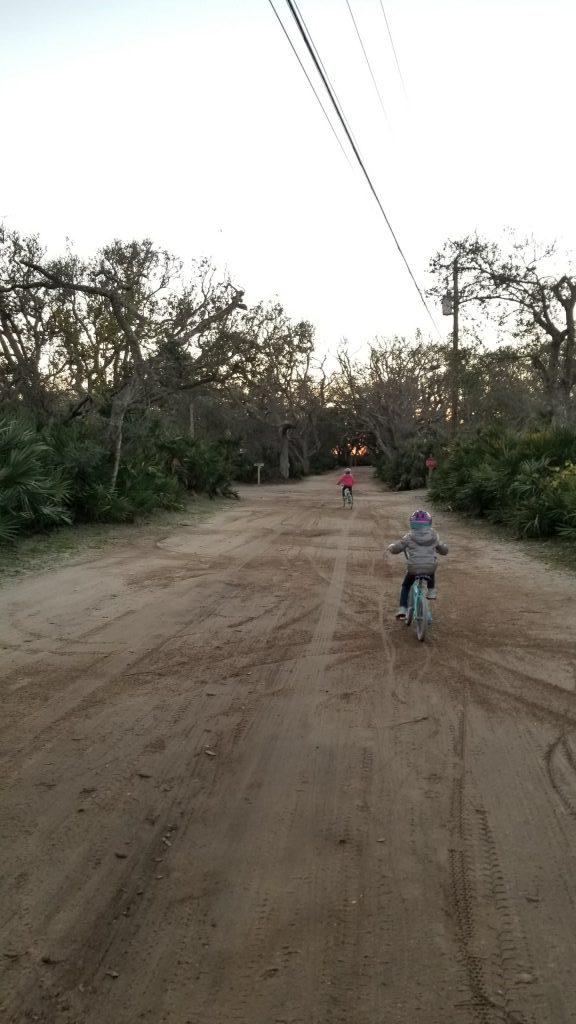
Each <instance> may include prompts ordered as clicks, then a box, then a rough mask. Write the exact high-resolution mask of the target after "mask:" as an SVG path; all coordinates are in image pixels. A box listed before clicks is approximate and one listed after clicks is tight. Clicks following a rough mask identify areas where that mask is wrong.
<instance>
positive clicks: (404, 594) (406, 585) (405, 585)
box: [400, 573, 414, 608]
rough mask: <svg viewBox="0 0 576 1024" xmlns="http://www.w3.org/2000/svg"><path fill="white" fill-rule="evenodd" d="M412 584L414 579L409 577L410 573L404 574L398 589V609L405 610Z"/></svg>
mask: <svg viewBox="0 0 576 1024" xmlns="http://www.w3.org/2000/svg"><path fill="white" fill-rule="evenodd" d="M413 583H414V577H413V576H411V575H410V573H406V575H405V577H404V579H403V580H402V587H401V589H400V607H401V608H407V607H408V596H409V594H410V589H411V587H412V584H413Z"/></svg>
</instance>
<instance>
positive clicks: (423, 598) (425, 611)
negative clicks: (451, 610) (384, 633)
mask: <svg viewBox="0 0 576 1024" xmlns="http://www.w3.org/2000/svg"><path fill="white" fill-rule="evenodd" d="M429 583H430V577H429V576H415V577H414V583H413V584H412V586H411V588H410V598H409V601H408V612H407V615H406V625H407V626H410V625H411V624H412V623H414V628H415V629H416V636H417V637H418V639H419V640H424V639H425V637H426V630H427V629H428V626H430V625H431V624H432V613H431V611H430V605H429V603H428V585H429Z"/></svg>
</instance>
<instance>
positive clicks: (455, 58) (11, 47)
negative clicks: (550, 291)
mask: <svg viewBox="0 0 576 1024" xmlns="http://www.w3.org/2000/svg"><path fill="white" fill-rule="evenodd" d="M275 4H276V6H277V9H278V10H279V12H280V14H281V15H282V17H283V19H284V22H285V24H286V26H287V28H288V29H289V31H290V33H291V35H292V38H293V39H294V41H295V42H297V45H298V47H299V49H301V47H300V43H299V42H298V37H297V34H296V31H295V26H294V24H293V22H292V20H291V16H290V14H289V12H288V8H287V5H286V3H285V0H275ZM350 4H351V7H352V9H353V11H354V14H355V15H356V18H357V21H358V24H359V27H360V31H361V33H362V35H363V38H364V41H365V44H366V47H367V50H368V54H369V57H370V60H371V63H372V67H373V69H374V72H375V74H376V77H377V80H378V84H379V87H380V91H381V93H382V96H383V98H384V102H385V104H386V108H387V112H388V117H389V121H390V126H388V125H387V123H386V121H385V119H384V117H383V114H382V110H381V108H380V105H379V102H378V98H377V95H376V92H375V90H374V86H373V84H372V81H371V79H370V76H369V72H368V69H367V67H366V64H365V62H364V58H363V55H362V51H361V49H360V45H359V43H358V39H357V36H356V33H355V30H354V26H353V24H352V21H351V18H350V14H349V11H348V8H347V5H346V0H299V6H300V9H301V11H302V13H303V14H304V17H305V18H306V19H307V22H308V26H309V28H310V30H311V32H312V34H313V37H314V41H315V43H316V45H317V47H318V50H319V52H320V55H321V57H322V59H323V61H324V64H325V65H326V68H327V70H328V72H329V74H330V75H331V77H332V80H333V83H334V85H335V87H336V90H337V92H338V94H339V98H340V100H341V102H342V106H343V108H344V111H345V114H346V116H347V117H348V120H349V122H350V124H351V127H352V129H353V131H354V134H355V136H356V138H357V141H358V143H359V146H360V149H361V151H362V154H363V156H364V158H365V162H366V164H367V167H368V170H369V172H370V174H371V176H372V178H373V181H374V183H375V185H376V188H377V190H378V192H379V195H380V197H381V200H382V202H383V205H384V208H385V210H386V212H387V214H388V216H389V218H390V220H391V222H392V225H393V227H394V229H395V231H396V233H397V235H398V237H399V239H400V242H401V245H402V247H403V248H404V251H405V252H406V255H407V257H408V259H409V262H410V264H411V266H412V269H413V271H414V273H415V276H416V278H417V280H418V281H419V283H421V285H422V286H423V287H424V286H425V285H426V284H427V280H426V275H425V272H426V266H427V263H428V259H429V257H430V256H431V255H432V254H433V253H434V252H435V251H436V250H437V249H438V248H439V247H440V246H441V245H442V243H443V241H444V240H445V239H446V238H448V237H458V236H460V235H463V234H466V233H469V232H472V231H474V230H476V229H477V230H478V231H479V232H480V233H482V234H485V235H488V236H493V237H497V236H498V235H499V233H500V231H501V229H502V228H503V227H505V226H513V227H515V228H517V229H518V230H519V231H520V232H521V233H526V234H528V233H534V234H535V235H536V236H538V237H541V238H542V239H543V240H549V239H552V238H558V239H559V240H560V242H561V244H562V245H564V246H565V247H566V248H570V249H572V248H574V241H575V239H576V205H575V204H574V202H573V178H574V170H573V164H574V141H573V139H574V130H573V125H572V108H573V99H574V92H575V87H574V46H575V41H576V3H575V2H574V0H384V7H385V10H386V13H387V16H388V20H389V23H390V26H391V29H392V33H393V36H394V40H395V44H396V50H397V53H398V57H399V61H400V65H401V68H402V72H403V76H404V80H405V83H406V87H407V94H408V98H406V96H405V95H404V92H403V90H402V86H401V83H400V80H399V77H398V73H397V69H396V64H395V61H394V57H393V53H392V50H391V48H390V44H389V40H388V36H387V32H386V25H385V21H384V17H383V15H382V9H381V5H380V0H350ZM317 88H318V91H320V90H321V85H320V84H318V86H317ZM0 99H1V104H2V112H3V118H2V128H3V132H2V135H3V145H2V158H1V160H0V217H1V218H3V219H4V221H5V223H6V224H7V225H8V226H9V227H17V228H19V229H20V230H23V231H25V232H29V231H37V232H39V233H40V235H41V236H42V238H43V239H44V240H45V241H46V242H47V243H48V244H49V246H50V247H51V248H52V249H57V248H58V247H61V246H63V244H64V239H65V238H66V237H67V236H69V237H70V238H71V239H72V240H73V241H74V243H75V245H76V247H77V248H78V249H79V250H80V251H81V252H82V253H84V254H87V253H89V252H90V251H92V250H93V249H94V248H95V247H96V246H97V245H99V244H102V243H105V242H106V241H108V240H110V239H112V238H114V237H120V238H125V239H128V238H133V237H144V236H150V237H151V238H153V239H154V240H155V241H156V242H157V243H158V244H160V245H162V246H165V247H167V248H169V249H171V250H172V251H174V252H175V253H177V254H178V255H180V256H182V257H183V258H191V257H196V258H199V257H202V256H204V255H208V256H210V257H212V258H213V259H214V261H215V262H216V263H217V264H218V265H219V266H222V267H223V266H226V267H227V268H228V269H229V270H230V272H231V274H232V276H233V279H234V281H235V283H237V284H238V285H239V286H242V287H244V288H245V289H246V299H247V301H248V302H249V303H253V302H256V301H258V300H260V299H268V298H274V297H275V296H278V297H279V298H280V300H281V301H282V302H283V304H284V306H285V308H286V310H287V312H288V313H289V314H290V315H291V316H293V317H294V318H297V319H300V318H305V319H309V320H311V321H312V322H313V323H314V324H315V325H316V328H317V337H318V345H319V348H320V349H321V350H323V351H329V352H334V351H335V349H336V348H337V346H338V344H339V342H340V340H341V339H342V338H343V337H346V338H348V339H349V341H350V345H351V348H352V349H360V348H361V346H362V345H363V344H364V343H365V342H366V341H368V340H370V339H371V338H373V337H374V336H375V335H388V334H392V333H396V332H397V333H401V334H407V335H410V334H411V333H412V332H413V331H414V330H415V328H416V327H418V326H419V327H421V328H422V329H423V330H424V331H425V332H426V333H428V332H431V331H432V327H431V325H430V323H429V321H428V320H427V317H426V314H425V312H424V310H423V309H422V307H421V306H420V304H419V299H418V296H417V294H416V291H415V289H414V286H413V285H412V283H411V281H410V279H409V277H408V274H407V272H406V269H405V267H404V265H403V263H402V261H401V259H400V256H399V254H398V252H397V250H396V248H395V245H394V243H393V242H392V240H391V238H390V236H389V234H388V231H387V228H386V225H385V223H384V221H383V219H382V216H381V214H380V212H379V210H378V208H377V206H376V203H375V201H374V199H373V197H372V196H371V194H370V193H369V190H368V187H367V185H366V184H365V181H364V179H363V178H362V175H361V173H360V171H359V169H358V168H357V167H356V166H355V167H354V168H353V169H351V168H350V167H349V165H348V164H347V162H346V160H345V159H344V157H343V155H342V153H341V151H340V149H339V147H338V145H337V143H336V142H335V140H334V137H333V135H332V134H331V132H330V129H329V127H328V125H327V124H326V121H325V119H324V116H323V114H322V112H321V111H320V108H319V107H318V104H317V101H316V99H315V97H314V95H313V93H312V92H311V90H310V87H309V85H308V83H307V82H306V79H305V78H304V75H303V73H302V71H301V69H300V67H299V66H298V63H297V61H296V59H295V57H294V54H293V53H292V51H291V50H290V48H289V45H288V43H287V41H286V39H285V37H284V35H283V33H282V31H281V29H280V26H279V25H278V22H277V20H276V18H275V16H274V13H273V11H272V8H271V7H270V4H269V2H268V0H0ZM326 102H327V101H326ZM351 160H352V162H354V160H353V157H351ZM434 313H435V316H436V320H437V322H438V324H439V326H440V328H441V330H442V331H447V330H448V329H449V326H450V325H449V322H448V320H447V319H445V318H444V319H443V318H442V316H441V314H440V311H439V310H437V309H435V310H434Z"/></svg>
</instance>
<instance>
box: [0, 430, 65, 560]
mask: <svg viewBox="0 0 576 1024" xmlns="http://www.w3.org/2000/svg"><path fill="white" fill-rule="evenodd" d="M52 454H53V453H52V451H51V449H50V447H49V446H48V445H47V444H46V443H45V442H44V441H43V440H42V439H41V438H40V437H38V436H37V434H36V431H35V429H34V426H33V424H30V423H29V422H28V421H27V419H26V418H18V417H16V416H15V415H13V414H12V415H10V414H9V415H3V416H1V417H0V542H2V543H6V542H7V541H10V540H12V538H13V537H14V536H15V535H16V534H17V533H19V532H24V531H27V532H30V531H32V530H46V529H49V528H50V527H53V526H59V525H62V524H63V523H68V522H70V517H69V515H68V512H67V510H66V497H67V487H66V483H65V480H64V478H63V474H62V473H61V471H60V470H59V469H58V468H57V467H55V466H54V465H53V459H52Z"/></svg>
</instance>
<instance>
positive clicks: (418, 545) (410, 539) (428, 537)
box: [388, 508, 448, 619]
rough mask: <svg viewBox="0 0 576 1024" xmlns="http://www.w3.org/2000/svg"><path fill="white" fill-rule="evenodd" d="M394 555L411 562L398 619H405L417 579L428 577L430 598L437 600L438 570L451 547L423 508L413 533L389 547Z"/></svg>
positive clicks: (412, 519) (415, 516)
mask: <svg viewBox="0 0 576 1024" xmlns="http://www.w3.org/2000/svg"><path fill="white" fill-rule="evenodd" d="M388 551H390V553H391V554H393V555H399V554H400V553H401V552H402V551H403V552H404V554H405V556H406V559H407V561H408V566H407V568H406V575H405V577H404V579H403V580H402V587H401V590H400V607H399V608H398V611H397V612H396V618H397V619H405V618H406V614H407V611H408V599H409V594H410V589H411V587H412V584H413V582H414V578H415V577H416V576H426V577H428V597H429V598H430V600H432V601H433V600H434V598H435V597H436V589H435V587H436V576H435V574H436V567H437V565H438V557H437V553H438V554H439V555H447V554H448V545H447V544H443V543H442V541H441V540H440V538H439V537H438V534H437V533H436V531H435V530H433V529H432V516H431V515H430V513H429V512H426V511H425V510H424V509H422V508H419V509H417V510H416V511H415V512H413V513H412V515H411V516H410V532H409V533H405V534H404V536H403V537H402V539H401V540H397V541H395V542H394V543H393V544H389V545H388Z"/></svg>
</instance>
